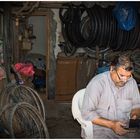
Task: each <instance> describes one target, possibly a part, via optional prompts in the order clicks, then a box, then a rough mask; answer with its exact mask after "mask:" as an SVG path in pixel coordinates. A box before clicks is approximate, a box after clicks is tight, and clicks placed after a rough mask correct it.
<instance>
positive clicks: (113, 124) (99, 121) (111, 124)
mask: <svg viewBox="0 0 140 140" xmlns="http://www.w3.org/2000/svg"><path fill="white" fill-rule="evenodd" d="M92 123H93V124H96V125H101V126H104V127H107V128H110V129H112V130H113V131H114V132H115V133H116V134H118V135H124V134H126V133H127V132H128V130H126V129H124V128H123V127H125V126H126V125H125V124H124V123H122V122H119V121H111V120H108V119H105V118H96V119H94V120H93V121H92Z"/></svg>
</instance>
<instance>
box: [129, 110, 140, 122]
mask: <svg viewBox="0 0 140 140" xmlns="http://www.w3.org/2000/svg"><path fill="white" fill-rule="evenodd" d="M130 117H131V119H134V120H135V119H137V118H140V108H135V109H132V110H131V113H130Z"/></svg>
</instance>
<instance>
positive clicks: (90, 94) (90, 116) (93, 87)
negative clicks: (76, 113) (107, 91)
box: [82, 79, 102, 121]
mask: <svg viewBox="0 0 140 140" xmlns="http://www.w3.org/2000/svg"><path fill="white" fill-rule="evenodd" d="M101 90H102V87H101V85H100V82H99V81H97V80H94V79H92V81H91V82H90V83H89V84H88V86H87V88H86V94H85V96H84V99H83V105H82V117H83V119H85V120H88V121H93V120H94V119H96V118H98V117H100V116H99V114H98V113H97V111H96V109H97V105H98V103H99V100H100V94H101Z"/></svg>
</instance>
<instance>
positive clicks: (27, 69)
mask: <svg viewBox="0 0 140 140" xmlns="http://www.w3.org/2000/svg"><path fill="white" fill-rule="evenodd" d="M15 69H16V71H17V72H19V73H20V74H22V75H25V76H33V75H34V73H35V72H34V70H33V65H32V64H31V63H28V64H25V63H16V64H15Z"/></svg>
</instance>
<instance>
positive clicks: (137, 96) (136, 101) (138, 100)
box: [132, 80, 140, 109]
mask: <svg viewBox="0 0 140 140" xmlns="http://www.w3.org/2000/svg"><path fill="white" fill-rule="evenodd" d="M132 94H133V98H132V105H133V109H134V108H140V93H139V90H138V86H137V83H136V81H135V80H134V81H133V91H132Z"/></svg>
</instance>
